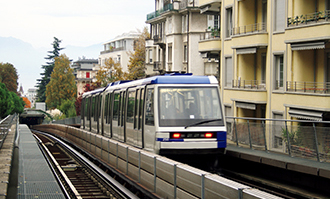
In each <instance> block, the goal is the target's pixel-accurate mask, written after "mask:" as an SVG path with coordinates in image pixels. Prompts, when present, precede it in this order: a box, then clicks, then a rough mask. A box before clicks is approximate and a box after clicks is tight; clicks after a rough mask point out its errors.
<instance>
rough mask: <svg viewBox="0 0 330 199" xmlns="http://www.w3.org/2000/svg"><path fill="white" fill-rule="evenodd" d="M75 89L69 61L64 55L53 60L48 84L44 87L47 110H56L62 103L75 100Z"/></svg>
mask: <svg viewBox="0 0 330 199" xmlns="http://www.w3.org/2000/svg"><path fill="white" fill-rule="evenodd" d="M76 93H77V87H76V84H75V77H74V75H73V69H72V68H71V67H70V60H69V58H68V57H67V56H66V55H60V56H59V57H56V58H55V65H54V69H53V72H52V74H51V79H50V82H49V83H48V84H47V86H46V104H47V106H48V108H50V109H54V108H58V107H59V106H60V105H61V103H62V101H65V100H68V99H69V100H74V99H76Z"/></svg>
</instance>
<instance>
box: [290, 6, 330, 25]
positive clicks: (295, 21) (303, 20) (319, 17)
mask: <svg viewBox="0 0 330 199" xmlns="http://www.w3.org/2000/svg"><path fill="white" fill-rule="evenodd" d="M329 18H330V10H325V11H318V12H314V13H309V14H302V15H298V16H293V17H288V19H287V24H288V27H292V26H299V25H305V24H310V23H317V22H320V21H328V20H329Z"/></svg>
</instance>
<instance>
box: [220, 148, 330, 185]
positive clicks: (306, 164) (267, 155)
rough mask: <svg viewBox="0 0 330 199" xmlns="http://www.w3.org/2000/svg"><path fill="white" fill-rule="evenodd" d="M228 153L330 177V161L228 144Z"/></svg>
mask: <svg viewBox="0 0 330 199" xmlns="http://www.w3.org/2000/svg"><path fill="white" fill-rule="evenodd" d="M226 155H228V156H233V157H236V158H241V159H245V160H249V161H253V162H258V163H262V164H267V165H270V166H274V167H278V168H282V169H287V170H291V171H296V172H301V173H306V174H310V175H315V176H320V177H324V178H328V179H330V163H327V162H317V161H315V160H308V159H303V158H299V157H290V156H288V155H286V154H279V153H275V152H269V151H268V152H266V151H259V150H252V149H250V148H243V147H238V146H234V145H228V146H227V148H226Z"/></svg>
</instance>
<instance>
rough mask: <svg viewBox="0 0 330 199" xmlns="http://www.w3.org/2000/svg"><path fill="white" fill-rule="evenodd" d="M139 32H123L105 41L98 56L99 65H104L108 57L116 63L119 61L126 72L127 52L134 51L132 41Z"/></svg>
mask: <svg viewBox="0 0 330 199" xmlns="http://www.w3.org/2000/svg"><path fill="white" fill-rule="evenodd" d="M140 34H141V33H138V32H135V31H131V32H128V33H123V34H122V35H119V36H117V37H116V38H114V39H112V40H110V41H108V42H105V43H104V44H103V46H104V50H103V51H101V53H100V56H99V65H100V66H101V67H103V66H105V61H106V59H109V58H110V57H111V58H112V59H113V60H114V61H115V62H117V63H120V65H121V67H122V69H123V72H128V67H127V65H128V61H129V55H128V52H133V51H134V41H135V40H136V39H137V38H138V37H139V36H140Z"/></svg>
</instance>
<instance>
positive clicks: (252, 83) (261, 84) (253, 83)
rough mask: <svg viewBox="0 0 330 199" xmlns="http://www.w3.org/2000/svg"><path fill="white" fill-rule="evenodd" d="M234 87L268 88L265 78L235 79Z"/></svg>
mask: <svg viewBox="0 0 330 199" xmlns="http://www.w3.org/2000/svg"><path fill="white" fill-rule="evenodd" d="M232 88H240V89H254V90H266V81H265V80H237V79H235V80H233V82H232Z"/></svg>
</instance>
